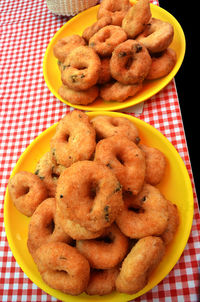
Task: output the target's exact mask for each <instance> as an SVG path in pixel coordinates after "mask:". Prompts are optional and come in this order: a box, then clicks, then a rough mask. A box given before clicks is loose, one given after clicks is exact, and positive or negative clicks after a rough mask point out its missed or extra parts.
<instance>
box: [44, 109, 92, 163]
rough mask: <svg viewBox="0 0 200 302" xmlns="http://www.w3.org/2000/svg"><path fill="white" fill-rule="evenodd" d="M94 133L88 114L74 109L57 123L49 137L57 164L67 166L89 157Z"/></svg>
mask: <svg viewBox="0 0 200 302" xmlns="http://www.w3.org/2000/svg"><path fill="white" fill-rule="evenodd" d="M95 138H96V133H95V130H94V128H93V126H92V124H91V123H90V121H89V118H88V116H87V115H86V114H85V113H84V112H81V111H79V110H74V111H72V112H71V113H70V114H67V115H66V116H64V117H63V118H62V119H61V120H60V121H59V123H58V126H57V128H56V133H55V134H54V136H53V137H52V139H51V142H50V145H51V152H52V155H53V158H54V159H55V161H56V162H57V163H58V164H61V165H63V166H65V167H69V166H70V165H71V164H72V163H74V162H76V161H79V160H84V159H89V158H90V157H91V155H92V154H93V152H94V150H95V146H96V140H95Z"/></svg>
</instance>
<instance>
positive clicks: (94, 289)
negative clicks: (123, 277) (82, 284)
mask: <svg viewBox="0 0 200 302" xmlns="http://www.w3.org/2000/svg"><path fill="white" fill-rule="evenodd" d="M118 274H119V269H118V268H115V267H114V268H111V269H106V270H93V271H91V273H90V280H89V283H88V286H87V288H86V291H85V292H86V293H87V294H88V295H99V296H103V295H108V294H110V293H112V292H113V291H114V290H115V280H116V278H117V276H118Z"/></svg>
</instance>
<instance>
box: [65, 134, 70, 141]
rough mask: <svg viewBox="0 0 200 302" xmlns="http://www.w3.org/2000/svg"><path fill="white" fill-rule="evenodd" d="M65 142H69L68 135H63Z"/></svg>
mask: <svg viewBox="0 0 200 302" xmlns="http://www.w3.org/2000/svg"><path fill="white" fill-rule="evenodd" d="M65 140H66V141H67V142H68V141H69V134H66V135H65Z"/></svg>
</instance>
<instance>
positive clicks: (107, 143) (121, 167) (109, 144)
mask: <svg viewBox="0 0 200 302" xmlns="http://www.w3.org/2000/svg"><path fill="white" fill-rule="evenodd" d="M95 161H97V162H100V163H102V164H104V165H106V166H107V167H109V169H110V170H111V171H112V172H113V173H114V174H115V175H116V177H117V179H118V180H119V182H120V183H121V185H122V187H123V189H124V190H126V191H130V192H132V193H133V194H134V195H136V194H138V193H139V191H140V190H141V188H142V185H143V183H144V178H145V170H146V165H145V158H144V156H143V152H142V151H141V150H140V149H139V148H138V146H137V145H136V144H135V143H134V142H132V141H131V140H129V139H128V138H127V137H125V136H122V135H113V136H110V137H107V138H104V139H102V140H100V141H99V142H98V143H97V146H96V151H95Z"/></svg>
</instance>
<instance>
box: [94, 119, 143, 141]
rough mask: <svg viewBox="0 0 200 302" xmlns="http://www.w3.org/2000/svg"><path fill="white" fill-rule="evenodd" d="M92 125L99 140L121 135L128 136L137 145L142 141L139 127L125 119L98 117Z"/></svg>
mask: <svg viewBox="0 0 200 302" xmlns="http://www.w3.org/2000/svg"><path fill="white" fill-rule="evenodd" d="M91 123H92V124H93V126H94V128H95V130H96V134H97V137H98V139H102V138H106V137H109V136H113V135H117V134H119V135H122V136H127V137H128V139H130V140H131V141H133V142H134V143H136V144H137V143H138V142H139V141H140V138H139V131H138V129H137V127H136V126H135V125H134V123H133V122H131V121H129V120H128V119H127V118H125V117H115V116H108V115H98V116H95V117H94V118H93V119H92V120H91Z"/></svg>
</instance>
